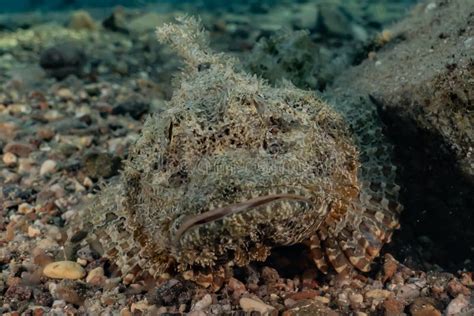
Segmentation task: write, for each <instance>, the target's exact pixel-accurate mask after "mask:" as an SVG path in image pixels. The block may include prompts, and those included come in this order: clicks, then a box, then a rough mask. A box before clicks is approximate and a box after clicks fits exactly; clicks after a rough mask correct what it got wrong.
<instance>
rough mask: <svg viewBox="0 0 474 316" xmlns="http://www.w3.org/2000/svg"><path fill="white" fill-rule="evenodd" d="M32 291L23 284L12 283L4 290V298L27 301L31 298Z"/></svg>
mask: <svg viewBox="0 0 474 316" xmlns="http://www.w3.org/2000/svg"><path fill="white" fill-rule="evenodd" d="M32 294H33V292H32V290H31V288H30V287H27V286H23V285H12V286H10V287H9V288H8V290H7V291H6V292H5V299H6V300H17V301H27V300H29V299H30V298H31V296H32Z"/></svg>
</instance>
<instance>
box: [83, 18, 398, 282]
mask: <svg viewBox="0 0 474 316" xmlns="http://www.w3.org/2000/svg"><path fill="white" fill-rule="evenodd" d="M157 35H158V38H159V40H160V41H161V42H162V43H165V44H169V45H170V46H171V47H172V48H173V49H174V50H175V51H176V52H177V53H178V54H179V55H180V56H181V57H182V58H183V60H184V63H185V67H184V69H183V71H182V74H181V76H180V78H179V79H180V82H179V85H178V86H177V87H176V90H175V92H174V95H173V97H172V99H171V101H170V102H169V106H170V107H169V110H167V111H165V112H163V113H161V114H156V115H153V116H151V117H149V118H148V119H147V121H146V123H145V126H144V128H143V133H142V135H141V137H140V138H139V139H138V141H137V142H136V144H134V146H133V147H132V149H131V152H130V155H129V158H128V160H127V161H126V163H125V168H124V171H123V174H122V175H121V179H120V183H119V184H116V185H110V186H109V187H107V188H105V189H104V190H103V192H102V193H100V194H99V195H98V197H97V198H96V201H95V202H94V203H93V204H92V205H91V206H90V207H89V209H88V213H87V215H86V217H85V220H84V223H83V227H82V228H83V229H85V230H87V231H88V232H89V234H88V237H87V240H88V242H89V243H91V244H93V245H94V247H95V248H96V249H99V250H100V252H101V254H103V256H105V257H107V258H110V260H111V261H112V262H114V263H115V264H116V265H117V266H118V267H119V268H120V269H121V271H122V272H123V273H138V272H140V271H146V272H148V273H150V274H151V275H152V276H157V275H159V274H160V273H163V272H164V271H169V269H170V268H173V269H177V270H179V271H185V270H187V269H190V268H193V267H205V268H206V267H207V268H210V269H214V268H216V267H219V266H220V265H222V264H224V263H233V264H236V265H239V266H243V265H246V264H248V263H249V262H251V261H263V260H265V259H266V258H267V257H268V256H269V254H270V252H271V250H272V248H273V247H277V246H286V245H293V244H297V243H304V244H306V245H308V247H309V249H310V253H311V256H312V259H313V260H314V262H315V264H316V266H317V267H318V268H319V269H320V270H321V271H323V272H327V271H328V269H329V268H330V267H331V266H332V267H333V268H334V270H335V271H337V272H338V273H343V272H346V271H349V270H350V269H353V268H354V267H355V268H356V269H358V270H360V271H368V270H369V269H370V264H371V262H372V261H373V259H374V258H375V257H376V256H377V255H378V254H379V251H380V248H381V247H382V245H383V244H384V243H386V242H388V241H389V240H390V236H391V234H392V232H393V230H394V229H395V228H397V227H398V221H397V218H398V214H399V212H400V210H401V207H400V205H399V204H398V203H397V196H398V190H399V188H398V186H397V185H395V183H394V175H395V173H394V172H395V169H394V167H393V166H392V165H391V164H390V163H389V159H388V156H387V151H388V150H389V149H388V148H387V147H385V146H384V145H383V144H382V141H381V140H383V138H382V134H381V131H380V128H378V127H376V126H377V124H374V123H373V122H372V121H371V120H372V116H373V113H372V112H370V111H369V112H370V113H368V114H367V113H365V112H364V111H363V110H361V109H357V110H354V111H350V110H347V111H346V112H344V111H341V112H344V113H338V112H337V111H336V110H335V108H333V107H331V106H329V105H328V104H326V103H325V102H323V101H321V100H320V99H318V98H317V97H316V96H315V95H314V93H312V92H307V91H302V90H299V89H297V88H295V87H294V86H292V85H291V84H285V85H283V86H281V87H277V88H275V87H271V86H269V85H268V84H266V83H265V82H264V81H262V80H260V79H258V78H257V77H255V76H251V75H249V74H247V73H244V72H242V71H236V70H235V65H236V61H235V60H233V59H232V58H230V57H228V56H226V55H225V54H218V53H215V52H213V51H212V50H211V49H210V48H209V45H208V37H207V34H206V32H204V31H203V30H202V27H201V25H200V23H199V22H198V21H197V20H195V19H193V18H187V17H184V18H180V19H178V23H176V24H168V25H164V26H162V27H160V28H159V29H158V30H157ZM341 108H343V107H341ZM336 109H337V108H336ZM348 113H352V114H348ZM348 120H350V121H348Z"/></svg>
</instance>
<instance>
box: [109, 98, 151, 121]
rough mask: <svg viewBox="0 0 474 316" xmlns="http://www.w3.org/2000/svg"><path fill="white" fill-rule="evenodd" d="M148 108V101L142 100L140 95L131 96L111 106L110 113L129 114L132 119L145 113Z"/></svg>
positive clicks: (138, 117)
mask: <svg viewBox="0 0 474 316" xmlns="http://www.w3.org/2000/svg"><path fill="white" fill-rule="evenodd" d="M149 109H150V103H149V102H147V101H145V100H142V99H141V98H140V97H131V98H129V99H127V100H125V101H124V102H122V103H119V104H118V105H116V106H115V107H113V108H112V114H114V115H125V114H129V115H130V116H131V117H133V118H134V119H136V120H138V119H140V117H141V116H142V115H143V114H145V113H147V112H148V110H149Z"/></svg>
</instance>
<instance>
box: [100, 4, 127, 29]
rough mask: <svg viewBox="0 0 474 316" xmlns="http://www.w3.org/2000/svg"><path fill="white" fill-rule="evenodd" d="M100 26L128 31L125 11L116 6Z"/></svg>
mask: <svg viewBox="0 0 474 316" xmlns="http://www.w3.org/2000/svg"><path fill="white" fill-rule="evenodd" d="M102 26H103V27H105V28H106V29H109V30H111V31H114V32H122V33H128V29H127V21H126V16H125V11H124V10H123V8H121V7H118V8H116V9H115V10H114V11H113V12H112V14H111V15H109V16H108V17H107V18H106V19H105V20H104V21H102Z"/></svg>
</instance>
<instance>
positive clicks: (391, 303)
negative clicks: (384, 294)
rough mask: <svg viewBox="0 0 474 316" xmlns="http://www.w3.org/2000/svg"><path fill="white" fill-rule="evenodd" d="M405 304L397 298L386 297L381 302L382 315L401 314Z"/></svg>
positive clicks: (393, 315)
mask: <svg viewBox="0 0 474 316" xmlns="http://www.w3.org/2000/svg"><path fill="white" fill-rule="evenodd" d="M404 308H405V305H404V304H403V303H402V302H400V301H399V300H397V299H394V298H387V299H386V300H385V301H384V302H383V309H384V316H397V315H402V313H403V309H404Z"/></svg>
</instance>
